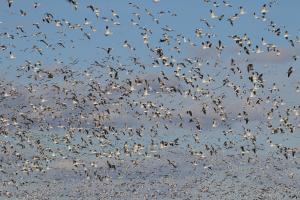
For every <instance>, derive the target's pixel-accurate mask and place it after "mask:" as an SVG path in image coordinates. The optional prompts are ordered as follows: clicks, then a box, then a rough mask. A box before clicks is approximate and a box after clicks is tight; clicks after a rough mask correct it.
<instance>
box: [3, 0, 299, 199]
mask: <svg viewBox="0 0 300 200" xmlns="http://www.w3.org/2000/svg"><path fill="white" fill-rule="evenodd" d="M3 3H4V1H1V4H3ZM60 3H61V4H63V5H64V6H65V5H67V6H68V9H69V10H68V11H66V13H63V14H61V13H60V14H59V15H60V16H64V18H61V17H59V16H58V13H56V12H55V11H53V12H52V11H47V5H46V4H47V3H46V2H44V1H41V2H35V3H33V4H32V5H31V6H30V7H27V9H25V8H21V7H18V6H22V4H24V3H23V2H20V1H13V0H7V5H6V8H5V10H6V12H7V13H8V14H7V15H8V16H12V17H13V18H15V21H14V22H12V23H13V24H17V25H16V27H12V26H11V25H8V24H7V23H6V21H8V19H6V18H3V17H2V18H0V21H1V22H0V47H1V56H0V62H1V63H2V64H1V71H2V72H1V77H0V81H1V82H0V110H1V111H0V148H1V150H0V159H1V162H0V174H1V177H2V178H1V180H2V182H3V184H2V186H1V188H2V189H1V190H0V191H1V192H0V198H2V197H3V198H4V197H7V198H10V197H11V198H15V197H16V196H15V193H18V192H17V191H18V188H21V187H22V184H23V185H26V184H29V181H22V180H23V179H24V180H25V179H26V178H24V177H30V176H34V175H35V174H47V173H48V172H49V171H51V170H53V168H54V167H53V166H54V164H53V163H56V162H58V161H62V160H70V161H71V162H70V165H71V166H70V167H71V168H72V171H73V172H74V173H75V174H80V176H82V177H84V178H87V179H89V180H93V179H97V180H100V181H105V180H109V179H111V178H112V177H110V176H109V173H114V172H116V174H117V175H116V176H118V177H122V175H124V174H122V170H121V169H122V168H124V165H125V163H126V162H125V161H129V162H130V163H131V164H132V166H131V167H132V168H134V167H136V166H138V165H139V164H140V163H142V162H143V161H144V160H150V161H151V160H157V161H159V162H160V163H161V164H162V165H163V166H164V167H165V168H169V169H170V170H177V169H178V166H179V165H180V161H178V160H176V159H174V156H173V157H172V156H170V154H172V152H176V151H178V152H179V151H180V152H183V154H185V153H186V155H187V156H190V157H191V162H189V163H185V165H190V166H194V167H196V166H198V167H200V164H199V162H201V161H202V160H209V159H212V158H213V157H216V156H218V155H220V154H222V155H223V156H225V157H226V156H231V155H239V156H241V158H243V159H245V160H246V161H247V162H248V163H254V162H255V161H256V160H257V159H258V156H259V155H264V154H267V155H266V156H267V157H274V158H275V157H276V158H277V159H278V160H287V161H291V162H292V161H295V160H296V158H297V156H299V155H300V154H299V146H296V145H289V143H288V142H287V143H284V141H288V140H289V139H290V138H292V139H291V140H293V139H294V138H297V136H298V135H299V127H300V121H299V114H300V105H299V104H297V98H298V99H299V92H300V84H299V82H298V81H297V78H298V80H299V77H300V76H299V71H300V70H299V69H297V67H296V65H297V62H298V61H297V59H298V55H297V48H298V47H299V43H300V39H299V37H298V36H294V35H293V34H291V33H290V32H289V30H287V28H286V27H285V26H282V25H279V24H277V23H276V22H275V21H273V20H272V19H270V18H269V13H270V11H271V10H272V8H273V7H275V6H277V4H278V2H277V1H268V2H267V3H265V4H262V5H261V7H260V8H259V9H258V10H256V11H255V12H253V13H251V12H250V11H248V10H247V8H244V7H242V6H237V7H236V6H233V5H231V4H230V2H227V1H213V0H203V1H199V4H200V3H201V4H202V5H200V6H205V7H206V8H208V10H207V11H208V12H207V17H206V18H199V19H195V20H197V21H195V24H196V26H198V27H195V28H194V30H188V31H186V30H176V29H175V28H173V27H175V25H174V24H176V23H177V22H176V21H177V20H179V19H180V17H182V14H181V15H180V14H179V13H175V12H173V11H172V10H169V9H163V7H160V4H162V3H163V2H162V1H159V0H153V1H152V2H151V3H152V4H153V5H152V7H153V8H155V9H154V10H151V9H149V8H145V7H144V6H143V4H142V3H141V2H138V3H131V2H128V10H127V11H126V13H124V12H118V10H117V9H108V8H102V7H101V3H100V2H99V5H98V4H95V5H92V4H87V3H86V2H85V1H76V0H68V1H61V2H60ZM148 3H149V2H148ZM2 6H3V5H2ZM27 6H28V5H27ZM126 9H127V8H126ZM39 10H42V11H39ZM80 10H81V11H82V10H84V12H85V13H88V14H87V16H83V15H81V14H78V15H77V16H76V20H74V21H72V17H69V16H68V15H69V14H70V13H71V14H70V15H72V14H74V13H75V15H76V13H77V12H80ZM221 11H225V13H224V14H222V12H221ZM33 13H35V14H33ZM125 14H126V15H127V16H126V17H124V18H126V19H122V17H123V16H122V15H125ZM0 15H3V14H0ZM128 16H129V18H128ZM245 16H248V18H251V20H255V22H257V23H259V24H260V25H261V26H263V27H264V31H265V32H263V31H262V33H260V32H258V33H255V34H257V35H254V34H253V33H249V34H247V33H242V34H241V33H240V32H241V31H242V32H243V30H240V32H239V33H236V34H233V35H228V36H227V35H225V36H224V35H222V33H220V32H218V31H215V30H216V28H217V26H219V27H220V26H221V27H222V26H224V27H226V28H228V29H230V28H232V29H233V30H235V29H234V28H236V26H238V25H237V24H238V23H239V20H242V19H243V18H244V17H245ZM37 17H39V18H37ZM179 21H180V20H179ZM166 22H169V23H170V24H166ZM187 23H188V22H187ZM173 25H174V26H173ZM124 26H125V29H124ZM4 27H6V28H4ZM122 27H123V29H124V30H125V31H126V30H127V29H128V31H131V32H133V33H135V35H132V34H130V35H128V34H126V33H124V32H122V31H119V30H120V29H122ZM126 27H127V28H126ZM129 29H130V30H129ZM124 30H123V31H124ZM237 30H239V29H238V27H237ZM191 33H192V34H191ZM251 34H252V35H251ZM259 34H265V35H268V34H270V35H272V37H273V38H272V40H273V41H280V44H277V43H276V42H274V43H271V42H268V41H270V40H271V39H270V40H269V39H268V38H266V36H264V35H259ZM125 37H128V38H125ZM251 37H253V38H254V37H256V39H255V40H251ZM103 44H104V45H103ZM282 45H286V46H287V49H295V51H294V50H292V52H295V53H294V54H292V55H291V56H290V57H289V58H288V64H282V65H281V66H280V73H281V72H282V73H281V74H280V76H278V77H279V78H278V77H277V78H276V79H275V78H273V76H274V77H276V75H274V73H273V70H272V69H271V67H272V66H271V67H268V66H267V67H266V66H263V65H264V63H263V64H262V63H259V62H256V60H255V58H256V57H259V56H260V55H263V56H267V55H271V56H272V58H276V57H278V58H280V57H281V56H282V54H284V52H282V51H284V49H283V48H280V46H282ZM206 52H209V53H206ZM86 54H90V56H91V57H89V58H88V59H83V57H84V56H86ZM260 58H261V57H260ZM274 65H276V64H274ZM274 68H276V67H274ZM280 79H281V80H280ZM286 93H288V94H286ZM297 95H298V96H297ZM293 99H295V100H296V101H293ZM297 134H298V135H297ZM277 136H278V137H279V138H280V140H277V141H275V139H274V140H273V138H275V137H277ZM213 138H215V139H213ZM266 152H271V153H266ZM174 154H175V153H174ZM122 162H124V163H123V164H122ZM99 163H102V164H103V163H104V164H103V165H102V164H100V166H99ZM128 166H129V164H128ZM201 167H202V168H204V169H206V170H212V169H213V168H214V166H209V165H206V166H201ZM97 169H98V170H97ZM103 170H104V171H105V172H103ZM290 176H293V174H290ZM16 177H23V179H21V178H16ZM11 185H13V186H14V188H13V189H7V187H8V186H11ZM294 197H296V196H294ZM152 198H154V197H152Z"/></svg>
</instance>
